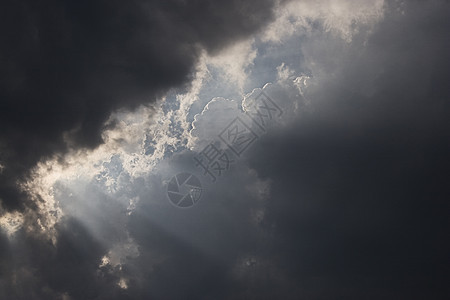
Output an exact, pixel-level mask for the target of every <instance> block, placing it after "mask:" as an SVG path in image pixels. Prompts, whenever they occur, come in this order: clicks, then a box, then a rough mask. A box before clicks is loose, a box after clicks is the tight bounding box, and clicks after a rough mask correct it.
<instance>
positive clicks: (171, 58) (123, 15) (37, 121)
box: [0, 0, 274, 208]
mask: <svg viewBox="0 0 450 300" xmlns="http://www.w3.org/2000/svg"><path fill="white" fill-rule="evenodd" d="M1 6H2V7H1V22H2V23H1V26H0V27H1V35H2V43H1V44H2V46H1V49H0V57H1V61H2V68H1V71H0V72H1V73H0V78H1V85H0V97H1V99H2V100H1V104H0V105H1V106H0V111H1V115H0V122H1V123H0V127H1V128H2V134H1V136H0V147H1V154H2V155H1V157H0V162H1V164H2V166H3V167H4V170H3V172H2V173H1V174H0V176H1V186H0V191H1V194H0V197H1V198H2V202H3V205H5V206H6V207H8V208H18V207H21V206H22V203H23V202H22V201H21V200H19V198H20V195H19V194H20V193H19V192H18V191H17V189H16V188H15V181H16V180H18V179H21V178H22V177H23V176H25V175H26V172H27V171H28V170H29V168H30V167H32V166H33V165H34V164H35V163H36V162H37V161H39V160H40V159H43V158H47V157H50V156H51V155H53V154H55V153H57V152H64V151H65V150H66V147H67V144H66V142H67V139H69V140H70V141H71V142H70V143H69V145H70V146H71V147H95V146H97V145H98V144H100V143H101V142H102V139H101V130H102V128H103V126H104V122H105V121H106V120H107V118H108V116H109V115H110V113H111V112H112V111H113V110H115V109H118V108H123V107H125V108H128V109H133V108H135V107H137V106H138V105H140V104H147V103H151V102H153V101H154V100H155V99H156V98H157V97H159V96H161V95H162V94H163V93H164V92H165V91H167V90H168V89H169V88H172V87H180V86H182V85H188V84H189V80H190V79H191V77H192V71H193V68H194V67H195V64H196V62H197V60H198V57H199V55H200V54H201V51H202V49H206V50H207V51H208V52H210V53H215V52H218V51H220V50H221V49H222V48H223V47H225V46H227V45H229V44H231V43H233V42H234V41H236V40H239V39H242V38H244V37H247V36H248V35H250V34H252V33H255V32H256V31H258V30H259V29H260V28H261V27H262V26H263V25H264V24H266V23H267V22H269V21H270V20H271V19H272V8H273V6H274V3H273V1H255V2H252V1H246V2H241V1H227V2H223V3H222V2H219V1H206V0H205V1H193V2H189V3H187V2H184V1H132V2H127V3H126V4H121V3H118V2H109V1H107V2H104V1H63V2H59V1H38V2H36V1H21V2H17V1H4V2H3V3H2V5H1ZM65 134H67V135H66V140H65V139H64V135H65Z"/></svg>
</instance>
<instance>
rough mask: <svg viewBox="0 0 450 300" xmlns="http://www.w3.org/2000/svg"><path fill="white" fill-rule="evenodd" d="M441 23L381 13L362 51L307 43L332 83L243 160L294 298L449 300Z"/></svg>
mask: <svg viewBox="0 0 450 300" xmlns="http://www.w3.org/2000/svg"><path fill="white" fill-rule="evenodd" d="M402 9H404V10H405V14H404V15H403V14H402V13H401V10H402ZM449 14H450V4H449V2H444V1H429V2H419V1H413V2H408V3H407V4H406V5H405V6H403V7H402V8H401V9H398V10H397V7H396V5H395V3H389V4H388V6H387V11H386V15H385V20H384V21H383V22H381V23H380V24H379V25H378V26H377V28H376V29H375V32H374V33H373V35H372V36H371V37H370V38H369V40H368V41H367V44H366V45H365V46H363V40H359V37H358V36H356V37H354V40H353V43H352V45H351V46H348V45H346V44H345V43H342V42H341V41H339V40H334V41H333V39H329V38H328V40H327V41H326V42H320V41H319V42H317V43H315V42H314V37H312V39H313V40H312V41H311V43H309V44H308V45H305V48H304V51H305V52H306V53H307V54H308V55H309V56H310V55H312V56H313V60H314V62H316V63H318V64H321V66H318V69H320V68H323V70H324V71H325V72H326V73H327V74H328V75H329V76H328V77H325V78H324V80H322V81H321V84H320V85H319V86H317V88H316V89H315V90H309V92H310V94H309V95H308V96H309V97H310V100H311V103H312V106H313V109H314V113H313V114H311V115H310V116H307V115H305V116H304V117H303V118H302V119H301V120H299V121H298V122H297V124H296V126H295V127H294V128H292V129H291V130H290V131H289V132H286V134H283V135H282V136H270V137H269V136H266V137H264V138H263V139H262V140H261V141H260V142H261V146H259V147H255V148H252V149H253V152H252V155H250V157H252V161H251V165H252V166H253V167H254V168H255V169H256V170H257V171H258V173H259V174H260V175H261V176H264V177H265V176H267V177H269V178H272V179H273V185H272V197H271V202H270V205H269V206H268V209H267V212H268V219H267V221H268V222H269V223H271V222H273V223H274V224H275V225H276V232H275V240H274V244H273V245H272V250H271V251H272V255H271V256H269V257H270V258H271V259H273V260H275V261H277V264H279V266H280V268H281V269H282V270H285V271H286V272H287V276H286V277H287V278H288V279H287V282H292V281H294V282H297V283H298V286H299V288H300V290H298V292H300V294H301V295H305V296H311V298H314V299H315V298H317V299H337V298H340V297H342V298H345V299H362V298H365V299H380V298H383V299H424V298H433V299H446V298H448V295H449V292H450V291H449V287H448V282H449V279H450V269H449V266H450V261H449V258H448V253H449V252H450V244H449V241H448V232H449V230H450V226H449V221H448V213H449V211H450V204H449V202H448V201H449V199H450V197H449V196H450V188H449V185H448V182H449V180H450V173H449V170H450V164H449V162H450V145H449V132H450V122H449V118H448V116H449V112H450V102H449V100H450V90H449V84H448V80H449V78H450V76H449V75H450V74H449V72H450V71H449V70H450V55H449V49H450V39H449V37H448V32H449V29H450V20H449V18H448V16H449ZM316 38H317V39H319V40H320V38H321V37H320V36H317V37H316ZM317 45H320V46H319V47H318V46H317ZM324 62H327V63H324ZM313 75H314V70H313ZM327 78H328V79H327ZM312 89H314V87H312ZM274 288H276V287H274ZM284 292H286V293H287V291H283V290H281V291H280V293H284ZM293 298H297V297H296V296H294V297H293Z"/></svg>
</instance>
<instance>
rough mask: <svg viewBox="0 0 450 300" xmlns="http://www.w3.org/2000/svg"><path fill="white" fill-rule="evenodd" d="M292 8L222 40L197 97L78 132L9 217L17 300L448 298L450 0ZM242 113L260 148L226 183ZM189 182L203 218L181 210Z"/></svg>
mask: <svg viewBox="0 0 450 300" xmlns="http://www.w3.org/2000/svg"><path fill="white" fill-rule="evenodd" d="M177 3H178V2H177ZM171 4H172V3H171ZM174 5H175V4H174ZM177 5H178V4H177ZM179 5H182V4H181V2H180V4H179ZM285 5H286V6H282V7H278V9H277V10H276V11H275V16H276V19H275V20H274V22H272V23H271V25H270V24H269V25H268V27H267V29H266V30H263V31H262V32H261V33H260V34H257V35H253V36H251V37H249V38H248V39H247V40H245V39H244V40H242V41H241V42H240V43H236V44H235V46H234V47H231V48H229V50H226V51H219V50H220V49H219V48H217V49H212V48H214V47H213V46H214V45H216V43H217V45H219V44H220V45H223V44H221V42H220V41H218V40H216V38H217V37H211V40H208V42H205V44H204V48H206V49H207V50H209V52H210V53H209V54H208V53H207V52H204V51H201V53H200V52H199V54H198V57H197V56H196V57H197V58H196V60H195V61H198V64H196V67H195V72H194V74H195V76H194V77H195V78H194V79H193V81H192V83H191V84H190V86H188V87H186V88H185V90H183V91H180V90H171V91H169V92H168V93H166V94H164V96H163V97H161V99H160V100H159V101H156V102H153V104H152V105H151V106H150V105H147V106H145V107H141V108H139V109H137V110H135V111H134V112H133V113H129V112H128V111H127V110H126V109H124V110H120V109H119V110H115V112H114V113H112V114H108V118H105V120H106V121H107V122H106V124H107V127H106V128H105V129H104V130H101V131H99V132H100V133H101V135H102V140H103V144H102V145H100V146H98V147H97V148H95V149H94V150H87V149H84V148H79V147H78V146H77V145H78V144H79V143H78V142H77V140H76V139H74V138H73V135H72V136H71V133H66V135H65V136H66V137H65V138H66V142H72V143H75V144H74V146H71V147H70V148H71V149H70V150H68V151H66V155H64V156H62V155H55V156H53V157H52V158H51V159H49V160H42V161H41V162H40V163H38V164H37V167H36V168H34V169H33V171H32V173H31V174H32V176H31V178H30V179H29V180H26V181H24V183H23V184H22V188H23V189H24V190H25V191H27V192H28V193H30V194H31V195H32V196H33V197H34V198H33V199H34V201H33V202H32V203H34V204H33V206H32V207H30V208H28V210H25V211H24V212H22V213H21V214H18V213H15V212H13V213H11V212H8V210H5V212H2V214H3V216H4V217H2V218H1V219H0V222H1V223H2V224H3V227H4V230H3V231H2V232H0V239H1V241H2V243H0V245H2V246H0V255H1V259H2V260H1V263H0V271H1V273H2V274H5V275H4V276H2V277H1V280H0V287H1V289H0V296H2V297H5V298H7V297H10V298H11V297H13V299H25V298H27V299H28V298H33V299H148V298H155V299H164V298H165V299H179V298H192V299H249V298H257V299H263V298H270V299H272V298H273V299H278V298H280V299H281V298H282V299H299V298H323V299H332V298H336V297H344V298H347V299H348V298H349V299H361V298H385V299H399V298H411V299H422V298H430V297H433V298H438V299H439V298H442V299H444V298H445V295H446V293H447V292H448V287H447V286H446V283H447V281H448V280H447V279H448V272H447V271H448V270H446V268H445V267H443V265H445V263H446V261H447V260H448V259H447V253H448V249H449V245H448V242H447V239H445V236H446V231H447V230H448V222H447V221H446V220H447V216H446V212H447V211H448V204H447V201H446V200H447V198H448V197H447V194H448V188H447V185H446V182H447V181H448V180H447V179H448V172H447V169H448V163H447V162H448V161H449V160H448V157H447V156H448V153H449V152H448V150H449V149H448V145H447V144H446V140H447V139H446V133H447V132H448V129H449V127H450V126H449V122H448V121H447V119H448V118H447V114H448V113H447V112H448V109H449V107H448V103H447V99H448V97H449V90H448V88H447V85H446V79H447V78H449V74H448V70H450V68H448V66H449V59H448V55H447V54H446V51H445V50H446V49H447V48H448V46H449V45H448V39H446V35H447V33H446V28H448V20H447V19H448V18H447V15H448V10H449V5H448V3H446V2H444V1H429V2H420V3H419V2H413V3H402V2H398V1H386V2H381V1H377V2H371V3H369V2H361V3H359V2H358V4H354V5H352V4H351V3H350V2H348V1H320V2H318V3H317V4H316V3H313V2H308V1H303V2H299V1H297V2H292V3H289V2H288V3H285ZM175 6H176V5H175ZM161 7H162V8H161V10H163V8H165V6H164V5H163V4H161ZM176 7H177V6H176ZM286 8H287V10H286ZM174 11H175V12H176V11H177V10H176V9H175V10H174ZM208 13H211V12H210V11H209V10H208ZM180 14H181V13H180ZM170 15H171V16H175V15H177V14H175V15H174V14H172V13H170ZM182 15H183V14H182ZM207 18H209V17H207ZM266 21H267V20H266ZM191 22H192V24H193V25H192V26H197V25H198V24H197V21H191ZM176 24H178V23H176ZM188 24H191V23H189V22H188ZM196 24H197V25H196ZM168 25H170V24H168ZM172 30H175V29H174V28H171V31H172ZM202 30H203V31H202ZM202 30H200V31H199V33H198V34H201V33H202V32H203V33H204V34H211V36H212V32H213V29H211V31H209V29H207V28H205V29H202ZM214 30H216V29H214ZM217 30H219V32H220V30H225V31H226V29H224V28H222V27H220V24H219V27H218V29H217ZM175 32H178V31H176V30H175ZM183 32H184V31H183ZM180 34H181V32H180ZM235 38H237V39H240V38H244V36H241V35H238V36H237V37H235ZM230 39H231V38H230ZM231 40H232V41H235V39H234V38H232V39H231ZM231 40H229V41H231ZM416 41H421V43H417V42H416ZM211 47H212V48H211ZM216 51H217V52H216ZM210 54H215V55H217V57H215V58H211V57H210V56H209V55H210ZM234 55H236V56H237V58H236V60H233V59H232V57H233V56H234ZM269 69H270V76H267V74H266V73H264V72H260V71H261V70H269ZM269 77H270V78H271V80H267V78H269ZM236 78H239V82H238V81H237V80H236ZM418 78H420V80H418ZM242 80H246V83H245V84H241V82H240V81H242ZM269 81H270V82H271V83H268V82H269ZM222 82H223V84H224V86H225V87H226V88H224V89H219V88H216V87H217V86H220V85H221V83H222ZM255 83H256V84H255ZM249 85H252V86H250V87H249ZM230 87H233V88H234V89H236V91H232V92H230V91H227V89H228V88H230ZM272 102H273V103H272ZM268 108H272V110H270V109H268ZM255 109H262V111H260V113H261V112H263V115H261V114H258V113H257V111H256V110H255ZM264 109H265V110H264ZM236 117H239V119H240V120H241V121H242V122H245V124H246V125H247V126H248V129H250V130H251V131H252V132H253V133H254V134H255V135H256V136H257V138H256V139H255V140H254V142H253V143H252V144H251V146H250V147H248V148H246V150H245V151H243V152H242V153H240V155H236V154H235V153H234V154H233V152H230V153H229V154H230V156H231V155H234V156H233V159H234V162H233V163H232V164H231V165H230V168H229V169H227V170H226V171H224V172H223V174H221V175H220V176H217V180H216V181H214V182H213V181H212V180H211V178H210V177H209V176H208V175H207V174H205V172H204V170H203V169H202V168H201V167H199V166H198V165H196V163H195V160H194V158H195V157H198V156H199V155H200V154H201V151H202V150H203V149H204V147H206V146H208V145H210V144H211V143H214V145H217V146H218V148H219V149H220V150H222V151H229V148H228V146H227V145H226V143H224V141H223V139H221V138H220V133H221V132H222V131H223V130H224V129H225V128H226V127H227V126H228V125H229V124H230V122H232V121H233V120H235V119H236ZM261 118H262V119H261ZM75 132H79V129H78V131H77V130H75V131H73V132H72V134H73V133H75ZM72 148H73V149H72ZM6 167H7V165H6ZM180 172H189V173H192V174H194V175H195V176H197V177H198V178H199V180H200V181H201V184H202V188H203V191H202V196H201V199H200V201H199V202H198V203H196V204H195V205H194V206H193V207H191V208H189V209H178V208H176V207H174V205H172V204H171V203H170V201H169V200H168V198H167V187H168V183H169V181H170V179H171V178H172V176H174V175H176V174H178V173H180ZM36 225H38V226H36ZM8 230H9V231H8ZM39 230H40V231H41V232H40V233H39V232H38V231H39ZM42 232H44V233H45V234H44V235H42ZM49 238H50V239H49ZM3 245H5V246H3ZM6 270H8V271H6ZM23 287H27V288H26V289H25V288H23ZM2 293H3V294H2ZM10 295H13V296H10ZM14 297H15V298H14Z"/></svg>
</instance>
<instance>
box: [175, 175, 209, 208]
mask: <svg viewBox="0 0 450 300" xmlns="http://www.w3.org/2000/svg"><path fill="white" fill-rule="evenodd" d="M167 196H168V197H169V200H170V202H172V204H173V205H175V206H176V207H181V208H187V207H191V206H193V205H194V204H195V203H197V202H198V200H200V197H201V196H202V185H201V183H200V180H199V179H198V178H197V177H195V176H194V175H192V174H191V173H179V174H177V175H175V176H173V177H172V179H170V181H169V184H168V185H167Z"/></svg>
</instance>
